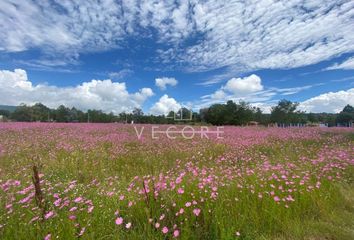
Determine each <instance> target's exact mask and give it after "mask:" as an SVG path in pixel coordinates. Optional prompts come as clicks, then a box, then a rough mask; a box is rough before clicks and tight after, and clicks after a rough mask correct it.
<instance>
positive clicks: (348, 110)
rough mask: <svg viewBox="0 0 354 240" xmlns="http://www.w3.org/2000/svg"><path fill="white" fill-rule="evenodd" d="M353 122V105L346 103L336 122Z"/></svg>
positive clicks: (343, 123) (347, 123) (340, 123)
mask: <svg viewBox="0 0 354 240" xmlns="http://www.w3.org/2000/svg"><path fill="white" fill-rule="evenodd" d="M353 122H354V107H352V106H350V105H349V104H348V105H346V106H345V107H344V108H343V110H342V111H341V112H340V113H339V114H338V116H337V118H336V123H337V124H339V125H344V126H346V125H350V124H351V123H353Z"/></svg>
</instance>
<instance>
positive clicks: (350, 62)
mask: <svg viewBox="0 0 354 240" xmlns="http://www.w3.org/2000/svg"><path fill="white" fill-rule="evenodd" d="M336 69H345V70H352V69H354V57H352V58H348V59H347V60H346V61H344V62H342V63H340V64H338V63H335V64H333V65H332V66H330V67H328V68H326V69H325V70H336Z"/></svg>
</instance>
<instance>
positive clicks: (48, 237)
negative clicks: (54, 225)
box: [44, 233, 52, 240]
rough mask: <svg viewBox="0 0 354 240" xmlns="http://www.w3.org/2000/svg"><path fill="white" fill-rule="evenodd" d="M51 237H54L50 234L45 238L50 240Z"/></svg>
mask: <svg viewBox="0 0 354 240" xmlns="http://www.w3.org/2000/svg"><path fill="white" fill-rule="evenodd" d="M51 236H52V235H51V234H50V233H49V234H47V236H45V237H44V240H50V238H51Z"/></svg>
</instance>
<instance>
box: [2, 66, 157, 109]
mask: <svg viewBox="0 0 354 240" xmlns="http://www.w3.org/2000/svg"><path fill="white" fill-rule="evenodd" d="M153 94H154V93H153V91H152V90H151V89H150V88H142V89H140V90H139V91H138V92H135V93H129V92H128V90H127V88H126V85H125V83H124V82H121V83H120V82H112V80H110V79H107V80H91V81H89V82H83V83H82V84H80V85H78V86H75V87H56V86H50V85H42V84H38V85H33V84H32V82H31V81H30V80H29V79H28V77H27V73H26V71H25V70H22V69H15V70H14V71H7V70H0V102H1V103H3V104H7V105H18V104H20V103H26V104H33V103H36V102H42V103H43V104H45V105H47V106H49V107H52V108H56V107H58V106H59V105H61V104H64V105H65V106H68V107H77V108H79V109H83V110H86V109H102V110H104V111H106V112H110V111H113V112H114V113H119V112H122V111H130V110H132V109H133V108H134V107H141V106H142V104H143V103H144V102H145V100H146V99H147V98H149V97H151V96H152V95H153Z"/></svg>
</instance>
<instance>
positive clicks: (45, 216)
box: [44, 211, 54, 219]
mask: <svg viewBox="0 0 354 240" xmlns="http://www.w3.org/2000/svg"><path fill="white" fill-rule="evenodd" d="M53 216H54V212H53V211H50V212H47V213H46V214H45V215H44V218H45V219H49V218H51V217H53Z"/></svg>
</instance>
